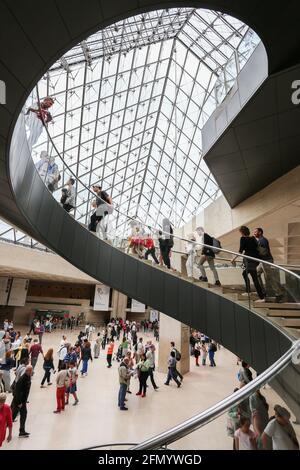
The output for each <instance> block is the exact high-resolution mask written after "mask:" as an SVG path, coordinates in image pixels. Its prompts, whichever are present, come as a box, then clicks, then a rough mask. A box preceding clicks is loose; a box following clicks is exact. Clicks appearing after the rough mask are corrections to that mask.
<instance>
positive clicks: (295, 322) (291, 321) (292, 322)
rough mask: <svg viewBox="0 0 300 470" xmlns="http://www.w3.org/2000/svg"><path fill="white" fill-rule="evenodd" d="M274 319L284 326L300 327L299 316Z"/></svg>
mask: <svg viewBox="0 0 300 470" xmlns="http://www.w3.org/2000/svg"><path fill="white" fill-rule="evenodd" d="M276 321H277V322H278V323H279V324H280V325H281V326H284V327H286V328H300V318H276Z"/></svg>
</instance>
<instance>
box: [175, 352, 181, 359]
mask: <svg viewBox="0 0 300 470" xmlns="http://www.w3.org/2000/svg"><path fill="white" fill-rule="evenodd" d="M175 359H176V361H180V359H181V353H180V352H179V351H177V349H175Z"/></svg>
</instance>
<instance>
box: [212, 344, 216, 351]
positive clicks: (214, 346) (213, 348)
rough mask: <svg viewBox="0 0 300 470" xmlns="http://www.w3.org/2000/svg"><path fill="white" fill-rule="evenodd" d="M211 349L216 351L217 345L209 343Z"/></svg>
mask: <svg viewBox="0 0 300 470" xmlns="http://www.w3.org/2000/svg"><path fill="white" fill-rule="evenodd" d="M211 350H212V351H214V352H216V351H217V346H216V345H215V343H213V344H212V345H211Z"/></svg>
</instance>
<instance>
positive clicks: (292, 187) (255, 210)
mask: <svg viewBox="0 0 300 470" xmlns="http://www.w3.org/2000/svg"><path fill="white" fill-rule="evenodd" d="M299 221H300V166H298V167H297V168H295V169H294V170H292V171H290V172H289V173H287V174H286V175H284V176H282V177H281V178H279V179H278V180H276V181H274V182H273V183H272V184H270V185H269V186H267V187H266V188H265V189H263V190H262V191H259V192H258V193H257V194H256V195H254V196H252V197H250V198H249V199H247V200H246V201H244V202H243V203H241V204H239V205H238V206H237V207H235V208H234V209H231V208H230V206H229V204H228V203H227V201H226V199H225V198H224V197H223V196H220V197H219V198H218V199H217V200H216V201H215V202H213V203H212V204H210V205H209V206H208V207H207V208H205V209H203V210H202V211H201V212H200V213H199V214H198V215H197V216H195V217H194V218H193V220H191V221H190V222H189V223H188V224H186V225H185V226H184V227H183V228H182V230H181V233H180V234H181V235H182V236H183V237H185V236H187V235H188V233H190V232H193V231H194V230H195V228H196V227H197V226H203V227H204V228H205V231H206V232H208V233H210V234H212V235H213V236H215V237H218V238H219V239H220V240H221V242H222V246H223V247H224V248H228V249H231V250H233V251H237V249H238V246H239V233H238V228H239V227H240V226H241V225H249V226H250V228H251V229H253V228H255V227H257V226H262V227H263V228H264V230H265V234H266V236H267V238H269V240H270V242H271V248H272V251H273V255H274V258H275V261H277V262H279V263H285V262H286V261H287V246H288V224H289V223H291V222H293V223H296V222H299ZM182 247H183V245H182ZM289 261H290V260H289Z"/></svg>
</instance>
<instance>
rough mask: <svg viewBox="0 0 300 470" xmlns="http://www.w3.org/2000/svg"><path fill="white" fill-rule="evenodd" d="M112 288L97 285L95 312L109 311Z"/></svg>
mask: <svg viewBox="0 0 300 470" xmlns="http://www.w3.org/2000/svg"><path fill="white" fill-rule="evenodd" d="M109 294H110V287H108V286H104V285H103V284H96V285H95V297H94V310H104V311H105V310H108V308H109Z"/></svg>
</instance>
